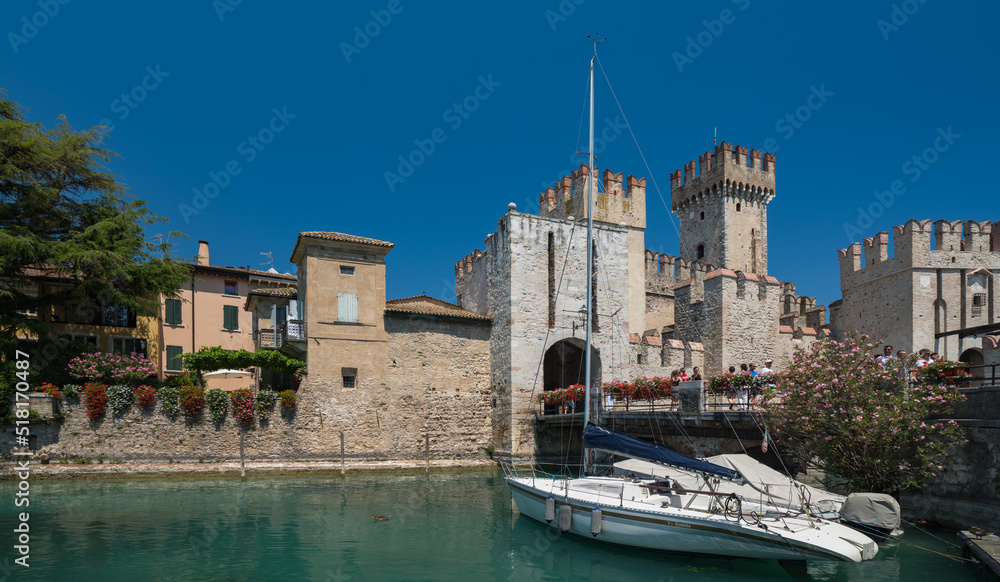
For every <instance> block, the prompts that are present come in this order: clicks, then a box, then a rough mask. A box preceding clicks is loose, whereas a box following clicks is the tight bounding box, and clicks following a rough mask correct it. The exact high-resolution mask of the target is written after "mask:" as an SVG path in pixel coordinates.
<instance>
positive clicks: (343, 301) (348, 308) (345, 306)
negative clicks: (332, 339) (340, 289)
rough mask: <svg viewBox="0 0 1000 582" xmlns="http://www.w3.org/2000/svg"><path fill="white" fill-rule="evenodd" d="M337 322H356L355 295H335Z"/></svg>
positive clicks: (356, 303)
mask: <svg viewBox="0 0 1000 582" xmlns="http://www.w3.org/2000/svg"><path fill="white" fill-rule="evenodd" d="M337 321H349V322H356V321H358V296H357V294H355V293H337Z"/></svg>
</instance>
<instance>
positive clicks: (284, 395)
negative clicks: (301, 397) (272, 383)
mask: <svg viewBox="0 0 1000 582" xmlns="http://www.w3.org/2000/svg"><path fill="white" fill-rule="evenodd" d="M278 397H279V398H281V407H282V408H284V409H285V410H295V390H284V391H282V392H281V393H280V394H278Z"/></svg>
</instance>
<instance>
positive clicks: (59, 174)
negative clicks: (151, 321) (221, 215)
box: [0, 93, 190, 354]
mask: <svg viewBox="0 0 1000 582" xmlns="http://www.w3.org/2000/svg"><path fill="white" fill-rule="evenodd" d="M103 137H104V133H103V131H102V130H101V128H97V127H94V128H90V129H88V130H85V131H76V130H74V129H73V128H72V127H70V125H69V123H68V122H67V121H66V119H65V118H64V117H63V118H60V121H59V123H58V124H57V125H56V127H54V128H51V129H46V128H44V127H42V126H41V125H40V124H37V123H31V122H28V121H27V120H26V119H25V115H24V109H23V108H22V107H21V106H20V105H19V104H17V103H15V102H13V101H11V100H9V99H7V98H6V95H5V94H3V93H0V350H2V353H5V354H6V353H9V350H11V349H12V348H13V347H14V346H15V345H16V344H17V339H16V336H17V335H18V333H19V332H21V333H24V332H27V333H28V334H30V335H33V336H35V337H43V336H44V335H45V334H46V333H48V332H49V331H50V326H49V324H48V323H47V322H46V321H45V320H46V319H47V318H45V317H31V316H28V315H26V313H27V312H32V313H38V314H39V315H40V316H41V315H43V314H46V313H50V312H51V311H52V308H53V307H58V308H66V309H72V310H74V311H79V310H80V307H81V306H84V307H86V309H90V310H99V309H108V308H110V307H112V306H114V307H116V308H124V309H126V310H127V312H128V313H129V314H137V315H153V316H158V315H159V311H160V295H161V294H164V295H167V296H176V294H177V290H178V288H179V287H180V286H181V285H182V284H183V283H184V282H185V281H186V280H187V279H188V277H189V273H190V267H189V266H187V265H186V264H184V263H181V262H178V261H177V260H176V259H175V257H174V256H173V255H172V254H171V246H172V244H171V243H170V242H169V238H170V237H171V236H183V235H182V234H181V233H176V232H171V233H170V236H168V238H167V240H165V241H159V242H155V243H154V242H150V241H148V240H147V239H146V233H145V231H144V229H145V227H146V226H147V225H151V224H155V223H159V222H166V219H164V218H163V217H161V216H157V215H156V214H154V213H153V212H152V211H150V210H149V208H147V207H146V203H145V201H143V200H139V199H136V198H135V197H133V196H132V195H130V194H129V193H128V189H127V187H126V186H125V185H124V184H123V183H122V182H120V181H119V177H118V176H115V175H114V174H112V173H110V172H109V171H108V168H107V167H106V166H105V164H106V163H107V162H108V160H110V159H111V158H112V157H113V156H117V154H115V153H114V152H112V151H109V150H107V149H103V148H102V147H101V145H102V140H103ZM39 274H43V275H47V276H52V277H58V278H59V280H60V283H65V285H60V286H59V287H58V289H57V290H46V291H45V292H44V293H42V292H38V293H37V295H35V294H34V293H35V289H36V286H35V285H34V283H33V277H37V276H38V275H39ZM26 291H28V292H26Z"/></svg>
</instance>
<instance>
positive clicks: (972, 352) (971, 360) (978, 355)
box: [958, 348, 983, 378]
mask: <svg viewBox="0 0 1000 582" xmlns="http://www.w3.org/2000/svg"><path fill="white" fill-rule="evenodd" d="M958 361H960V362H965V363H966V364H969V366H971V367H972V368H971V369H970V370H969V372H971V373H972V375H973V376H975V377H976V378H982V377H983V368H981V367H976V366H982V365H983V353H982V352H981V351H979V349H977V348H969V349H967V350H965V351H964V352H962V355H961V356H959V358H958Z"/></svg>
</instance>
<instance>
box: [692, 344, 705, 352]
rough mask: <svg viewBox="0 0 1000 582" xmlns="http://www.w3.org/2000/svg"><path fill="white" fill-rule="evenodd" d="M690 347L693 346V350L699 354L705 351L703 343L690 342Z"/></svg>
mask: <svg viewBox="0 0 1000 582" xmlns="http://www.w3.org/2000/svg"><path fill="white" fill-rule="evenodd" d="M688 345H689V346H691V349H692V350H694V351H698V352H703V351H705V345H704V344H702V343H701V342H688Z"/></svg>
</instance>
